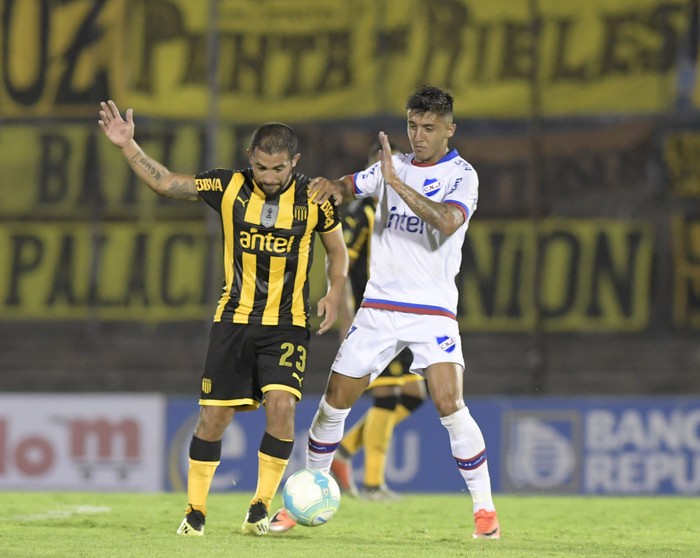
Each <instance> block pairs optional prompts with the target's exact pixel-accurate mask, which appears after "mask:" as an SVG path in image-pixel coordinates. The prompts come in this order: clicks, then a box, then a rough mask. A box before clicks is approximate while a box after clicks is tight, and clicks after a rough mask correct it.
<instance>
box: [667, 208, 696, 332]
mask: <svg viewBox="0 0 700 558" xmlns="http://www.w3.org/2000/svg"><path fill="white" fill-rule="evenodd" d="M672 231H673V234H672V235H671V241H672V243H673V320H674V322H675V324H676V325H677V326H679V327H691V328H693V329H700V215H698V214H697V213H696V214H695V215H693V216H691V215H683V214H676V215H674V216H673V219H672Z"/></svg>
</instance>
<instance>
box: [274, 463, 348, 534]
mask: <svg viewBox="0 0 700 558" xmlns="http://www.w3.org/2000/svg"><path fill="white" fill-rule="evenodd" d="M282 501H283V504H284V509H286V510H287V513H288V514H289V515H291V516H292V517H293V518H294V519H295V520H296V522H297V523H298V524H299V525H304V526H306V527H318V526H319V525H324V524H325V523H328V522H329V521H330V520H331V519H332V518H333V516H334V515H335V513H336V512H337V511H338V506H340V488H339V487H338V483H337V482H335V479H334V478H333V477H331V476H330V475H329V474H328V473H325V472H324V471H321V470H320V469H301V470H300V471H297V472H296V473H294V474H293V475H292V476H291V477H289V478H288V479H287V482H286V483H285V484H284V489H283V490H282Z"/></svg>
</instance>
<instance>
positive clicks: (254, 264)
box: [99, 101, 348, 536]
mask: <svg viewBox="0 0 700 558" xmlns="http://www.w3.org/2000/svg"><path fill="white" fill-rule="evenodd" d="M99 125H100V128H101V129H102V131H103V132H104V134H105V136H106V137H107V138H108V139H109V140H110V141H111V142H112V143H113V144H114V145H116V146H117V147H119V148H120V149H121V150H122V153H123V155H124V157H125V158H126V160H127V162H128V164H129V166H130V167H131V168H132V169H133V171H134V172H135V173H136V175H137V176H138V177H139V178H140V179H141V180H142V181H143V182H145V183H146V185H147V186H148V187H149V188H150V189H151V190H153V191H154V192H156V193H157V194H160V195H162V196H166V197H170V198H175V199H180V200H187V201H199V200H203V201H204V202H205V203H206V204H207V205H209V206H211V207H212V208H213V209H214V211H216V212H217V213H219V214H220V217H221V226H222V232H223V246H224V262H223V264H224V276H225V282H224V288H223V294H222V295H221V298H220V299H219V303H218V305H217V308H216V312H215V314H214V323H213V324H212V327H211V332H210V335H209V348H208V350H207V355H206V361H205V363H204V369H203V374H202V378H201V392H200V399H199V405H200V411H199V418H198V421H197V425H196V427H195V430H194V434H193V436H192V440H191V443H190V449H189V469H188V474H187V497H188V505H187V508H186V510H185V518H184V519H183V520H182V523H181V525H180V527H179V528H178V530H177V533H178V534H180V535H195V536H197V535H203V534H204V524H205V520H206V516H207V497H208V494H209V490H210V487H211V483H212V480H213V478H214V473H215V471H216V468H217V466H218V465H219V462H220V459H221V440H222V438H223V436H224V432H225V430H226V427H227V426H228V425H229V423H230V422H231V420H232V419H233V417H234V414H235V413H236V412H242V411H250V410H255V409H257V408H258V407H259V406H260V405H261V404H262V405H263V406H264V409H265V419H266V423H265V432H264V434H263V437H262V440H261V442H260V447H259V452H258V482H257V487H256V491H255V495H254V496H253V498H252V500H251V502H250V508H249V510H248V513H247V514H246V517H245V520H244V522H243V525H242V530H243V532H244V533H246V534H248V533H250V534H255V535H264V534H266V533H267V532H268V526H269V509H270V504H271V502H272V498H273V496H274V495H275V493H276V492H277V489H278V487H279V485H280V482H281V480H282V477H283V475H284V472H285V469H286V467H287V463H288V461H289V457H290V455H291V453H292V446H293V444H294V414H295V409H296V404H297V402H298V401H299V400H300V399H301V397H302V382H303V380H304V370H305V368H306V363H307V359H308V348H309V338H310V330H309V311H310V309H309V300H308V296H309V277H308V274H309V270H310V268H311V261H312V255H313V240H314V232H316V233H319V236H320V238H321V242H322V243H323V246H324V248H325V250H326V253H327V260H328V265H327V267H326V275H327V279H328V292H327V293H326V295H325V296H324V297H323V298H322V299H321V300H320V301H319V302H318V307H317V313H318V316H322V317H323V320H322V322H321V324H320V326H319V329H318V331H317V334H318V335H321V334H323V333H324V332H326V331H327V330H328V329H329V328H330V327H331V325H332V324H333V322H334V321H335V319H336V317H337V309H338V304H339V302H340V299H341V298H342V296H343V287H344V284H345V278H346V274H347V265H348V263H347V250H346V248H345V243H344V242H343V235H342V228H341V225H340V218H339V215H338V212H337V210H336V208H335V206H334V205H333V204H332V203H330V202H327V203H323V204H315V203H312V202H311V201H310V200H309V198H308V192H307V190H308V184H309V179H308V178H307V177H305V176H304V175H302V174H300V173H298V172H296V171H295V167H296V165H297V162H298V161H299V158H300V154H299V153H298V152H297V136H296V133H295V132H294V130H293V129H292V128H291V127H289V126H287V125H286V124H282V123H276V122H272V123H268V124H264V125H262V126H260V127H259V128H257V129H256V130H255V132H254V133H253V136H252V138H251V142H250V146H249V147H248V151H247V152H248V158H249V161H250V167H249V168H247V169H244V170H226V169H215V170H209V171H205V172H202V173H199V174H197V175H186V174H177V173H174V172H171V171H169V170H168V169H167V168H165V167H164V166H163V165H162V164H161V163H159V162H157V161H155V160H154V159H152V158H151V157H149V156H148V155H147V154H146V153H145V152H144V151H143V150H142V149H141V147H140V146H139V145H138V144H137V143H136V141H135V140H134V120H133V111H132V110H131V109H129V110H127V111H126V120H124V119H123V118H122V117H121V115H120V113H119V110H118V108H117V106H116V105H115V104H114V102H112V101H108V102H103V103H101V110H100V120H99Z"/></svg>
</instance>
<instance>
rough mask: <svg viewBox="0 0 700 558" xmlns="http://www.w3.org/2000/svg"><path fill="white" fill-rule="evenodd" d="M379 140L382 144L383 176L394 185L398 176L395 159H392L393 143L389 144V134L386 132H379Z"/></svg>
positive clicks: (388, 182)
mask: <svg viewBox="0 0 700 558" xmlns="http://www.w3.org/2000/svg"><path fill="white" fill-rule="evenodd" d="M379 142H380V143H381V144H382V156H381V162H382V176H384V180H385V181H386V183H387V184H389V185H390V186H392V187H393V185H392V183H393V181H394V179H395V178H396V172H395V171H394V161H393V160H392V158H391V157H392V152H391V145H389V136H387V135H386V134H385V133H384V132H379Z"/></svg>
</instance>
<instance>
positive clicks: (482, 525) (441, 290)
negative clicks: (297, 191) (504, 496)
mask: <svg viewBox="0 0 700 558" xmlns="http://www.w3.org/2000/svg"><path fill="white" fill-rule="evenodd" d="M406 111H407V127H408V138H409V140H410V143H411V147H412V149H413V153H411V154H408V155H393V156H392V154H391V150H390V147H389V138H388V137H387V135H386V134H385V133H384V132H380V133H379V139H380V141H381V143H382V147H383V152H382V158H381V160H380V162H378V163H377V164H375V165H373V166H371V167H370V168H368V169H367V170H364V171H361V172H358V173H356V174H354V175H348V176H344V177H342V178H340V179H339V180H335V181H331V180H328V179H326V178H321V177H319V178H315V179H313V180H312V181H311V183H310V189H309V195H310V196H311V197H312V199H313V200H314V201H316V202H317V203H324V202H325V201H326V200H328V199H330V198H331V197H333V198H334V199H335V200H338V199H341V198H342V199H343V200H348V199H351V198H352V196H353V195H354V196H355V197H365V196H374V197H376V198H377V212H376V216H375V224H374V231H373V233H372V244H371V260H370V278H369V282H368V283H367V288H366V290H365V293H364V297H363V301H362V305H361V308H360V309H359V310H358V312H357V314H356V316H355V319H354V321H353V324H352V326H351V327H350V330H349V332H348V334H347V336H346V338H345V340H344V341H343V343H342V345H341V346H340V349H339V350H338V354H337V356H336V358H335V361H334V363H333V365H332V368H331V373H330V376H329V378H328V384H327V386H326V391H325V394H324V396H323V398H322V399H321V402H320V404H319V408H318V411H317V413H316V416H315V417H314V420H313V422H312V424H311V428H310V429H309V445H308V449H307V458H306V464H307V466H308V467H312V468H316V469H323V470H325V471H328V470H329V468H330V466H331V462H332V461H333V456H334V454H335V452H336V450H337V448H338V445H339V443H340V441H341V439H342V438H343V431H344V425H345V419H346V417H347V416H348V413H349V412H350V408H351V406H352V405H353V404H354V403H355V401H356V400H357V399H358V398H359V397H360V396H361V395H362V393H363V392H364V390H365V388H366V387H367V385H368V384H369V382H371V381H372V380H374V379H375V378H376V377H377V375H378V374H379V373H380V372H381V371H382V370H384V368H385V367H386V365H387V364H388V363H389V362H390V361H391V360H392V359H393V358H394V357H395V356H396V355H397V354H398V353H399V352H401V351H402V350H403V349H404V348H405V347H408V348H409V349H410V350H411V352H412V353H413V363H412V364H411V371H412V372H414V373H417V374H423V375H424V376H425V378H426V380H427V382H428V391H429V392H430V396H431V398H432V400H433V402H434V404H435V407H436V409H437V411H438V414H439V416H440V422H441V423H442V425H443V426H444V427H445V428H446V429H447V432H448V434H449V439H450V446H451V451H452V455H453V457H454V459H455V461H456V464H457V468H458V470H459V472H460V474H461V475H462V478H463V479H464V481H465V483H466V485H467V488H468V489H469V492H470V494H471V497H472V503H473V513H474V533H473V537H474V538H488V539H498V538H500V527H499V524H498V519H497V517H496V510H495V507H494V503H493V498H492V496H491V480H490V478H489V473H488V464H487V460H486V445H485V443H484V437H483V435H482V434H481V430H480V429H479V426H478V425H477V424H476V421H475V420H474V419H473V418H472V416H471V414H470V413H469V409H468V408H467V407H466V405H465V403H464V399H463V395H462V393H463V372H464V358H463V356H462V346H461V340H460V335H459V328H458V324H457V321H456V311H457V295H458V293H457V288H456V285H455V276H456V275H457V272H458V271H459V267H460V263H461V260H462V243H463V242H464V236H465V234H466V232H467V226H468V224H469V220H470V218H471V217H472V215H473V214H474V211H475V210H476V204H477V198H478V178H477V174H476V172H475V170H474V169H473V168H472V167H471V165H470V164H469V163H467V162H466V161H465V160H464V159H462V157H460V156H459V154H458V153H457V151H456V150H454V149H450V148H449V146H448V143H449V140H450V138H451V137H452V136H453V135H454V133H455V129H456V125H455V123H454V122H453V99H452V96H451V95H450V94H449V93H447V92H445V91H442V90H441V89H438V88H436V87H431V86H424V87H422V88H420V89H419V90H418V91H416V92H415V93H414V94H413V95H411V96H410V97H409V98H408V102H407V103H406ZM294 524H295V523H294V521H293V520H292V519H291V518H290V517H289V516H288V514H287V513H286V512H285V511H284V510H283V509H282V510H280V511H278V512H277V513H276V514H275V515H274V516H273V518H272V521H271V522H270V531H273V532H283V531H286V530H288V529H289V528H291V527H293V526H294Z"/></svg>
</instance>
